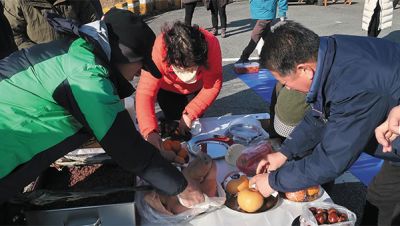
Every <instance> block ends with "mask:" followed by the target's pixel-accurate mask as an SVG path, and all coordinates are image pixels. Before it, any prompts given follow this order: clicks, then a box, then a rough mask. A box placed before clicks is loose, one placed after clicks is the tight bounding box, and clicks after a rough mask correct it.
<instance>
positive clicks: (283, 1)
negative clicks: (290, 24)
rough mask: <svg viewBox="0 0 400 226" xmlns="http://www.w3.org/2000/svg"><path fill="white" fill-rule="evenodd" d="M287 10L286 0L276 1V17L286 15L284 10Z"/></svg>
mask: <svg viewBox="0 0 400 226" xmlns="http://www.w3.org/2000/svg"><path fill="white" fill-rule="evenodd" d="M287 10H288V1H287V0H279V1H278V17H286V12H287Z"/></svg>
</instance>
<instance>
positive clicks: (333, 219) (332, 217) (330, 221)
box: [328, 211, 339, 224]
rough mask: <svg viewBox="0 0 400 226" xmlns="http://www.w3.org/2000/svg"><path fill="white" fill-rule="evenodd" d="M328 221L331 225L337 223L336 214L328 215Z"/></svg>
mask: <svg viewBox="0 0 400 226" xmlns="http://www.w3.org/2000/svg"><path fill="white" fill-rule="evenodd" d="M328 221H329V223H331V224H334V223H337V222H338V221H339V217H338V215H337V213H336V212H334V211H332V212H331V213H330V214H329V215H328Z"/></svg>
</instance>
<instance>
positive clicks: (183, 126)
mask: <svg viewBox="0 0 400 226" xmlns="http://www.w3.org/2000/svg"><path fill="white" fill-rule="evenodd" d="M190 128H192V120H191V119H190V118H189V116H188V115H186V114H182V118H181V120H179V132H180V133H181V135H184V136H185V135H187V134H188V133H190Z"/></svg>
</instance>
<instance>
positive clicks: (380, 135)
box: [375, 106, 400, 152]
mask: <svg viewBox="0 0 400 226" xmlns="http://www.w3.org/2000/svg"><path fill="white" fill-rule="evenodd" d="M399 135H400V106H397V107H394V108H393V109H392V110H391V111H390V113H389V115H388V118H387V120H386V121H385V122H384V123H382V124H381V125H380V126H378V127H377V128H376V129H375V137H376V139H377V141H378V142H379V143H380V144H381V145H382V146H383V152H390V151H392V142H393V140H395V139H396V138H397V137H398V136H399Z"/></svg>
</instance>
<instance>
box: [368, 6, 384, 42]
mask: <svg viewBox="0 0 400 226" xmlns="http://www.w3.org/2000/svg"><path fill="white" fill-rule="evenodd" d="M380 14H381V6H380V5H379V1H378V2H377V3H376V7H375V9H374V14H372V17H371V21H370V22H369V26H368V36H370V37H378V35H379V33H380V32H381V30H380V29H379V17H380Z"/></svg>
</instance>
